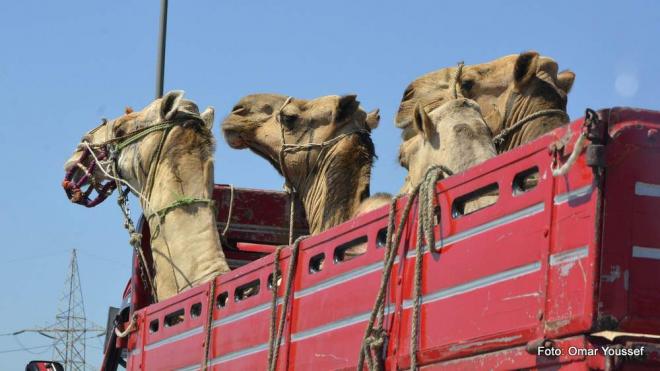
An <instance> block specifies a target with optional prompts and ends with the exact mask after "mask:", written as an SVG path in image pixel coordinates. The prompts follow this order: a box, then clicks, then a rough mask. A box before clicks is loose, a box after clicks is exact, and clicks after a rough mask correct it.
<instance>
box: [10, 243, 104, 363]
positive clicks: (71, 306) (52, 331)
mask: <svg viewBox="0 0 660 371" xmlns="http://www.w3.org/2000/svg"><path fill="white" fill-rule="evenodd" d="M24 333H37V334H40V335H42V336H45V337H47V338H50V339H53V344H52V345H42V346H36V347H26V346H24V345H23V343H21V342H20V340H19V338H18V335H21V334H24ZM90 334H91V335H92V336H89V335H90ZM103 335H105V329H104V328H103V327H101V326H99V325H97V324H95V323H93V322H91V321H87V318H86V317H85V304H84V301H83V296H82V288H81V285H80V274H79V270H78V258H77V254H76V249H73V250H72V251H71V260H70V262H69V269H68V271H67V276H66V280H65V282H64V290H63V293H62V297H61V299H60V304H59V305H58V310H57V314H56V315H55V324H53V325H51V326H46V327H42V328H26V329H22V330H19V331H15V332H10V333H4V334H0V336H13V338H14V340H15V341H16V342H17V343H18V344H19V345H20V346H21V348H20V349H9V350H5V351H0V353H10V352H17V351H25V352H29V353H32V354H41V353H44V352H45V351H46V350H44V351H42V352H32V349H42V348H47V347H52V348H53V361H56V362H60V363H61V364H62V365H63V366H64V369H65V370H75V371H78V370H85V369H87V368H89V367H90V365H89V364H87V363H86V360H85V353H86V340H88V339H93V338H96V339H98V337H100V336H103Z"/></svg>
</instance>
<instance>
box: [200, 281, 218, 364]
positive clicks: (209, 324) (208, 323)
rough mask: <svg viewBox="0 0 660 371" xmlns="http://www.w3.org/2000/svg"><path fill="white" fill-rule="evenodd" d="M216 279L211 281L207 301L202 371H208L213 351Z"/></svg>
mask: <svg viewBox="0 0 660 371" xmlns="http://www.w3.org/2000/svg"><path fill="white" fill-rule="evenodd" d="M216 278H217V277H213V279H212V280H211V292H210V293H209V300H208V301H207V307H206V311H207V318H206V337H205V339H204V364H203V365H202V370H204V371H206V370H207V369H208V366H209V358H210V357H209V355H210V353H211V352H210V350H211V333H212V332H213V302H214V300H215V286H216V283H215V281H216Z"/></svg>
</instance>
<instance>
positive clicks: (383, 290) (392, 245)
mask: <svg viewBox="0 0 660 371" xmlns="http://www.w3.org/2000/svg"><path fill="white" fill-rule="evenodd" d="M418 192H419V186H416V187H415V189H414V190H413V191H412V192H411V193H410V194H409V197H408V200H407V202H406V205H405V207H404V209H403V214H402V216H401V219H400V220H399V225H398V227H397V229H396V230H395V229H394V223H395V219H396V204H397V201H398V199H399V198H401V197H402V196H404V195H397V196H396V197H394V198H392V201H391V202H390V212H389V215H388V220H387V237H386V243H385V257H384V258H385V259H384V262H383V277H382V278H381V281H380V286H379V287H378V294H377V295H376V302H375V303H374V307H373V309H372V311H371V315H370V317H369V322H368V323H367V328H366V330H365V333H364V337H363V338H362V347H361V348H360V356H359V358H358V368H357V369H358V370H359V371H362V368H363V367H364V361H365V356H366V359H367V362H368V364H369V365H368V366H369V369H370V370H374V368H375V364H374V359H373V357H377V356H378V355H374V354H373V349H372V346H378V345H379V344H382V342H381V340H380V338H381V337H382V336H384V333H383V331H382V325H383V319H382V317H383V315H384V307H385V306H384V301H385V296H386V294H387V288H388V285H389V281H390V276H391V274H392V266H393V265H394V258H395V257H396V251H397V249H398V246H399V242H400V241H401V236H402V234H403V228H404V226H405V223H406V220H407V219H408V215H409V214H410V210H411V208H412V204H413V202H414V200H415V196H416V194H417V193H418ZM392 237H394V238H392ZM376 320H378V324H379V328H378V329H374V323H376Z"/></svg>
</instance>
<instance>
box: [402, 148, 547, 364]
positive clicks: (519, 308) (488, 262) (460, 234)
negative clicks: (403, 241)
mask: <svg viewBox="0 0 660 371" xmlns="http://www.w3.org/2000/svg"><path fill="white" fill-rule="evenodd" d="M523 150H524V153H523V152H522V151H520V152H521V153H513V154H506V155H504V156H502V157H503V160H501V161H494V160H491V161H489V162H487V163H485V164H483V165H481V166H478V167H477V168H475V169H474V172H473V170H470V171H469V172H467V173H465V174H462V175H457V176H454V177H451V178H449V179H447V180H445V181H442V182H440V183H439V184H438V190H439V193H438V196H437V200H436V201H437V204H439V206H440V210H441V213H442V218H441V220H442V222H441V225H442V236H443V239H442V240H440V241H439V242H438V243H437V244H438V245H439V246H442V247H441V250H440V253H436V252H433V253H430V254H429V253H426V254H424V257H423V259H424V260H423V272H424V273H423V275H422V277H423V278H422V282H423V289H422V294H423V295H424V296H423V299H422V303H423V305H422V309H421V329H420V334H421V335H420V340H419V342H420V343H419V346H418V349H420V353H419V354H418V361H419V362H420V363H422V364H424V363H426V362H431V361H437V360H438V359H447V358H455V357H459V356H462V355H467V354H473V353H475V352H483V351H486V350H489V349H495V348H503V347H510V346H512V345H515V344H523V343H526V342H527V341H530V340H532V339H535V338H536V337H538V336H540V331H541V329H540V326H539V325H540V323H541V322H540V320H541V319H542V317H540V316H539V315H540V314H541V313H542V312H543V305H544V298H545V285H544V282H545V275H546V273H545V272H546V266H547V264H546V261H547V257H546V255H547V250H548V243H549V241H548V233H547V232H548V227H549V222H550V208H551V206H550V205H551V203H550V202H551V195H552V178H551V177H548V176H547V174H548V167H549V164H550V162H549V156H548V154H547V151H545V150H543V151H540V150H536V151H534V150H532V149H530V148H525V149H523ZM534 167H537V168H538V169H539V175H540V178H539V182H538V185H537V186H536V187H535V188H533V189H531V190H529V191H527V192H525V193H521V194H514V191H513V189H512V183H513V179H514V177H515V176H516V175H517V174H519V173H521V172H524V171H525V170H528V169H531V168H534ZM491 183H497V184H498V188H499V197H498V200H497V203H495V204H494V205H491V206H489V207H486V208H484V209H481V210H478V211H476V212H474V213H472V214H468V215H464V216H460V217H454V216H452V213H451V210H452V202H453V201H454V200H455V199H456V198H458V197H460V196H463V195H465V194H468V193H470V192H472V191H474V190H476V189H479V188H482V187H484V186H487V185H489V184H491ZM439 235H440V234H439V233H437V234H436V236H437V237H436V238H438V237H439ZM411 241H414V236H413V237H412V238H411ZM407 257H408V259H407V260H406V266H405V272H406V273H405V278H404V286H403V292H404V294H403V295H404V302H403V312H402V317H401V323H402V329H401V331H400V335H399V338H400V339H401V340H400V343H399V349H400V353H399V356H400V358H399V366H403V367H408V365H409V359H408V357H409V349H410V339H411V332H410V321H411V315H412V290H413V287H412V283H413V281H414V280H413V274H414V271H413V270H414V261H415V252H414V244H410V247H409V252H408V254H407Z"/></svg>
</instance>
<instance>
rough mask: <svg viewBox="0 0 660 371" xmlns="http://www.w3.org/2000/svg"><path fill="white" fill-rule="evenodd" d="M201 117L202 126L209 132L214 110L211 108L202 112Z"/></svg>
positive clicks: (211, 126)
mask: <svg viewBox="0 0 660 371" xmlns="http://www.w3.org/2000/svg"><path fill="white" fill-rule="evenodd" d="M201 117H202V121H204V126H206V128H207V129H208V130H211V128H213V119H214V118H215V109H213V107H208V108H207V109H205V110H204V112H202V114H201Z"/></svg>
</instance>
